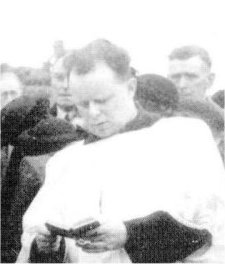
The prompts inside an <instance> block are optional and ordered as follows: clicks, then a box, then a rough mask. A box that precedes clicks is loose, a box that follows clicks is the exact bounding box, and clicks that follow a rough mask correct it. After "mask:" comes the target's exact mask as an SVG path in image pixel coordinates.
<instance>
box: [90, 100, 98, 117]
mask: <svg viewBox="0 0 225 264" xmlns="http://www.w3.org/2000/svg"><path fill="white" fill-rule="evenodd" d="M88 110H89V116H91V117H97V116H98V115H99V114H100V109H99V106H98V105H97V104H96V103H95V102H90V103H89V109H88Z"/></svg>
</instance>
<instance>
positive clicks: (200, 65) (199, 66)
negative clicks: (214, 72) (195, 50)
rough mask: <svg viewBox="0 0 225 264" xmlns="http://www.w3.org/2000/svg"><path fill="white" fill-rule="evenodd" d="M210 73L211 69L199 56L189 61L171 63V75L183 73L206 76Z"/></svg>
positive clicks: (175, 60)
mask: <svg viewBox="0 0 225 264" xmlns="http://www.w3.org/2000/svg"><path fill="white" fill-rule="evenodd" d="M209 71H210V69H209V67H208V66H207V64H206V63H205V62H204V61H203V60H202V59H201V58H200V57H199V56H195V57H192V58H189V59H187V60H178V59H174V60H171V61H169V75H172V74H182V73H196V74H205V73H208V72H209Z"/></svg>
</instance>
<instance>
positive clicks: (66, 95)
mask: <svg viewBox="0 0 225 264" xmlns="http://www.w3.org/2000/svg"><path fill="white" fill-rule="evenodd" d="M59 96H61V97H71V96H72V95H71V94H59Z"/></svg>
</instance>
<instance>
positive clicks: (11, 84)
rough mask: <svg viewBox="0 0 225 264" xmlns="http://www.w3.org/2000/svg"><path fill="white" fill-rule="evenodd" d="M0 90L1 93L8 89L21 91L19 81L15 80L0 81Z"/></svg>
mask: <svg viewBox="0 0 225 264" xmlns="http://www.w3.org/2000/svg"><path fill="white" fill-rule="evenodd" d="M0 91H1V93H3V92H8V91H16V92H21V86H20V83H19V82H17V81H16V80H12V81H10V80H5V81H0Z"/></svg>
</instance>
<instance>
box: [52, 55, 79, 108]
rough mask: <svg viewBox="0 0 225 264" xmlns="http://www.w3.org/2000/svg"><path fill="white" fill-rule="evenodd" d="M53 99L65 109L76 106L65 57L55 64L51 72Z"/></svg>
mask: <svg viewBox="0 0 225 264" xmlns="http://www.w3.org/2000/svg"><path fill="white" fill-rule="evenodd" d="M51 83H52V101H53V102H55V103H56V104H57V105H58V106H59V107H61V108H63V109H65V110H66V109H67V108H68V109H69V108H72V107H73V106H74V102H73V100H72V94H71V89H70V87H69V85H68V84H69V80H68V75H67V73H66V70H65V68H64V67H63V59H59V60H58V61H57V63H56V64H55V65H54V67H53V69H52V73H51Z"/></svg>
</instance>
